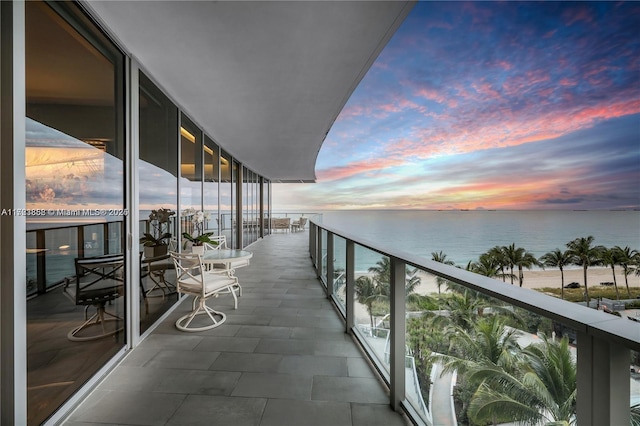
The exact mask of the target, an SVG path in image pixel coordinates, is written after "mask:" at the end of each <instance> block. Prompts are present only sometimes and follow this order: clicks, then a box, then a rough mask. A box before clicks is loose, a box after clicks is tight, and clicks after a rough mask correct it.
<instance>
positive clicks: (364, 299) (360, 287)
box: [354, 276, 380, 330]
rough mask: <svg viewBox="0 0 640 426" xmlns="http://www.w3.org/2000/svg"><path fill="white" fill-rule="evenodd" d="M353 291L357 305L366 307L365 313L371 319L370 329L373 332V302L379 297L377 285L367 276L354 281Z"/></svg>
mask: <svg viewBox="0 0 640 426" xmlns="http://www.w3.org/2000/svg"><path fill="white" fill-rule="evenodd" d="M354 291H355V294H356V298H357V300H358V303H360V304H361V305H365V306H366V307H367V312H368V313H369V318H370V319H371V329H372V330H373V327H374V324H373V302H375V301H376V300H377V299H378V298H379V297H380V293H379V288H378V283H376V282H375V281H374V280H373V279H371V278H369V277H367V276H360V277H358V279H356V282H355V288H354Z"/></svg>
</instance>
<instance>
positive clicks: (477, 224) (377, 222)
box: [321, 210, 640, 270]
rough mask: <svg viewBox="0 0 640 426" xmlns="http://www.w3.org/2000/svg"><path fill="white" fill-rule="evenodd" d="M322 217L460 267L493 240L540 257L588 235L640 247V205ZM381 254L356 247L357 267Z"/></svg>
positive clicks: (608, 242)
mask: <svg viewBox="0 0 640 426" xmlns="http://www.w3.org/2000/svg"><path fill="white" fill-rule="evenodd" d="M321 220H322V222H323V223H325V224H327V225H330V226H333V227H335V228H338V229H342V230H344V231H346V232H349V233H350V234H353V235H358V236H361V237H362V238H364V239H367V240H369V241H372V242H378V243H380V245H381V246H383V247H393V248H396V249H401V250H404V251H408V252H411V253H415V254H418V255H421V256H424V257H426V258H428V259H431V253H432V252H438V251H442V252H444V253H445V254H446V255H447V258H449V259H451V260H453V261H454V262H455V264H456V265H458V266H462V267H464V266H466V265H467V263H468V262H469V261H475V260H477V259H478V257H479V256H480V255H481V254H482V253H484V252H486V251H487V250H489V249H490V248H492V247H494V246H496V245H498V246H504V245H510V244H512V243H515V245H516V247H523V248H525V249H526V250H528V251H530V252H532V253H533V254H534V255H535V256H536V257H540V256H542V255H543V254H545V253H547V252H549V251H551V250H554V249H556V248H559V249H562V250H564V249H566V244H567V243H568V242H569V241H572V240H574V239H575V238H578V237H587V236H589V235H592V236H593V237H594V238H595V240H594V244H596V245H603V246H605V247H613V246H616V245H617V246H620V247H625V246H629V247H631V248H632V249H636V250H640V211H548V210H546V211H537V210H536V211H476V210H474V211H425V210H392V211H390V210H384V211H368V210H358V211H355V210H353V211H342V210H341V211H325V212H322V219H321ZM338 250H340V249H338V248H337V251H338ZM340 251H342V250H340ZM336 257H337V259H336V260H337V262H338V263H340V258H342V255H341V254H340V253H339V252H337V253H336ZM379 259H380V255H378V254H373V253H370V252H369V251H362V250H360V251H356V262H357V265H356V268H357V269H358V270H365V269H367V268H368V267H369V266H372V265H374V264H375V263H376V262H377V261H378V260H379Z"/></svg>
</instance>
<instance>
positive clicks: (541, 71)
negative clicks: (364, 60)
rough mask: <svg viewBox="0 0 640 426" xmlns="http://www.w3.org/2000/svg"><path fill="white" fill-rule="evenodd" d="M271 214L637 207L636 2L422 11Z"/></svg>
mask: <svg viewBox="0 0 640 426" xmlns="http://www.w3.org/2000/svg"><path fill="white" fill-rule="evenodd" d="M316 176H317V183H314V184H274V185H273V209H274V211H276V212H277V211H317V210H329V209H434V210H440V209H442V210H445V209H515V210H525V209H554V210H555V209H574V210H575V209H638V208H640V3H638V2H624V3H618V2H544V3H530V2H470V3H467V2H419V3H418V4H417V5H416V6H415V7H414V9H413V10H412V11H411V13H410V14H409V16H408V17H407V19H406V20H405V22H404V23H403V24H402V25H401V26H400V28H399V29H398V31H397V32H396V34H395V35H394V36H393V38H392V39H391V40H390V42H389V43H388V45H387V46H386V47H385V49H384V50H383V51H382V53H381V54H380V56H379V57H378V59H377V60H376V62H375V63H374V64H373V66H372V67H371V69H370V70H369V72H368V73H367V75H366V76H365V77H364V78H363V80H362V81H361V83H360V85H359V86H358V87H357V89H356V90H355V91H354V93H353V95H352V96H351V98H350V99H349V101H348V102H347V104H346V105H345V107H344V109H343V110H342V112H341V113H340V115H339V116H338V118H337V120H336V122H335V124H334V126H333V128H332V129H331V131H330V132H329V134H328V135H327V138H326V139H325V142H324V144H323V146H322V149H321V150H320V153H319V155H318V159H317V163H316Z"/></svg>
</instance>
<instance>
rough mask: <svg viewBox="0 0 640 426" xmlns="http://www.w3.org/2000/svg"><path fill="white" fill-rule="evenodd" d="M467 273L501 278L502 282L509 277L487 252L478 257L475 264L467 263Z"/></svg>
mask: <svg viewBox="0 0 640 426" xmlns="http://www.w3.org/2000/svg"><path fill="white" fill-rule="evenodd" d="M467 271H471V272H474V273H476V274H479V275H484V276H485V277H489V278H502V280H503V281H504V280H505V278H506V276H507V275H509V274H505V273H504V269H503V266H502V265H501V264H500V263H499V262H498V261H497V260H496V258H495V257H494V256H491V255H490V254H489V253H488V252H487V253H484V254H482V255H480V258H479V259H478V261H477V262H469V263H468V264H467Z"/></svg>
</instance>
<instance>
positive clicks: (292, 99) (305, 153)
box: [0, 1, 412, 425]
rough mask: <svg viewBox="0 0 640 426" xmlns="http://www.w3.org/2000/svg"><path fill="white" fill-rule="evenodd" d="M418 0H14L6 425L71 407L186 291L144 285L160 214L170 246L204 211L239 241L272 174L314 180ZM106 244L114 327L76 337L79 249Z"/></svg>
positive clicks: (83, 253)
mask: <svg viewBox="0 0 640 426" xmlns="http://www.w3.org/2000/svg"><path fill="white" fill-rule="evenodd" d="M411 7H412V4H411V2H406V1H399V2H348V3H341V2H335V3H334V2H331V3H325V2H191V3H188V4H185V3H184V2H177V1H176V2H137V1H131V2H99V1H97V2H94V1H88V2H78V3H74V2H45V1H34V2H22V1H3V2H2V4H1V11H0V12H1V19H2V24H1V29H2V30H1V31H2V33H1V35H0V41H1V43H2V67H1V72H0V77H1V80H2V84H1V89H0V92H1V95H2V96H1V97H2V104H1V106H0V112H1V114H2V151H1V152H0V159H1V161H2V166H1V170H2V175H1V178H0V184H1V186H2V198H1V201H2V203H1V208H2V211H3V216H2V227H1V228H0V240H1V241H2V243H1V244H2V245H1V251H0V262H1V264H0V271H1V274H2V295H1V297H0V300H1V304H2V308H1V311H2V314H1V315H2V332H1V364H2V368H1V369H0V370H1V373H0V374H1V383H2V386H1V389H2V390H1V391H0V394H1V412H2V420H1V423H2V424H3V425H4V424H7V425H9V424H16V425H21V424H27V423H28V424H40V423H42V422H47V421H48V422H51V423H55V422H57V421H59V420H60V419H62V418H64V416H65V415H66V413H68V411H69V409H70V408H71V407H73V406H74V405H75V404H77V403H78V402H79V401H81V400H82V398H83V395H85V394H86V393H87V392H88V391H89V390H90V389H91V388H92V387H93V386H94V385H95V382H96V381H97V380H98V379H99V378H100V377H102V376H104V374H105V372H106V371H108V370H109V369H110V368H112V367H113V366H114V365H115V364H116V363H117V362H118V361H119V360H121V359H122V357H123V356H124V355H125V354H126V353H127V352H128V351H130V350H131V349H132V348H135V347H136V345H137V344H138V342H140V340H141V336H144V333H145V332H147V331H149V330H150V329H151V328H152V327H153V324H154V323H155V322H156V321H157V320H158V318H160V317H161V316H162V315H163V314H164V313H166V312H167V311H169V310H170V309H171V307H172V306H173V305H174V304H175V303H176V301H177V297H176V296H169V295H167V297H164V296H165V295H164V294H162V295H161V296H162V297H154V298H152V297H148V298H147V293H146V290H147V289H143V291H142V292H141V291H140V290H139V289H140V282H141V280H142V278H141V273H142V274H144V273H145V265H144V262H143V263H141V262H140V259H141V252H142V247H141V246H140V245H139V244H138V239H139V237H140V236H142V235H144V233H150V234H154V231H156V228H154V227H155V226H156V225H158V223H157V222H154V221H153V220H150V218H149V216H150V214H152V213H153V214H157V213H158V212H159V211H162V212H166V213H168V220H167V221H165V222H161V226H162V227H163V229H162V233H165V232H168V233H170V234H171V237H170V238H168V239H167V240H166V241H165V243H169V240H171V241H170V244H173V245H174V247H177V246H182V244H183V242H184V241H183V240H181V235H182V233H183V232H188V233H190V234H193V232H194V229H195V228H196V226H200V227H201V228H199V229H201V231H206V232H213V233H215V234H221V235H225V236H226V241H227V245H228V246H229V247H236V248H242V247H246V246H247V245H249V244H251V243H252V242H254V241H256V240H258V239H260V238H262V237H264V236H265V235H267V234H269V233H270V220H269V218H270V209H271V204H270V190H271V184H272V182H294V181H295V182H312V181H314V179H315V174H314V165H315V159H316V155H317V152H318V150H319V149H320V146H321V144H322V142H323V140H324V138H325V136H326V134H327V132H328V131H329V129H330V128H331V126H332V124H333V121H334V120H335V119H336V117H337V115H338V114H339V113H340V111H341V109H342V107H343V106H344V104H345V102H346V101H347V99H348V98H349V96H350V94H351V93H352V91H353V90H354V89H355V87H356V86H357V84H358V83H359V81H360V80H361V78H362V77H363V76H364V74H365V73H366V72H367V70H368V69H369V67H370V66H371V64H372V63H373V61H374V60H375V58H376V57H377V55H378V53H379V52H380V51H381V50H382V49H383V47H384V46H385V44H386V42H387V41H388V40H389V39H390V37H391V36H392V35H393V33H394V32H395V30H396V29H397V28H398V26H399V25H400V24H401V23H402V21H403V19H404V17H405V16H406V15H407V14H408V13H409V11H410V9H411ZM25 166H26V167H25ZM169 211H171V212H173V214H170V213H169ZM198 211H203V212H205V213H206V215H205V219H204V223H196V222H195V221H194V218H196V217H197V212H198ZM154 212H155V213H154ZM154 217H156V216H154ZM155 236H156V237H158V236H159V235H155ZM106 254H112V255H122V254H124V255H123V262H124V268H122V269H120V272H118V274H120V279H122V281H123V283H124V285H123V289H122V290H121V294H118V295H117V296H118V297H117V299H116V300H115V301H111V302H108V303H112V306H113V309H114V310H115V314H116V315H117V317H118V320H117V321H115V322H116V323H117V324H118V325H117V326H116V327H120V328H119V329H118V330H117V332H115V334H113V335H112V336H110V337H109V338H104V339H97V340H95V341H87V342H77V341H73V339H72V338H71V337H73V336H70V335H69V336H67V334H68V333H69V330H70V329H71V328H73V324H74V322H75V323H76V324H77V322H78V320H80V319H81V318H82V310H83V307H84V306H82V305H79V306H76V304H74V303H73V302H72V301H70V300H69V298H67V297H64V296H65V294H64V293H66V292H67V289H68V288H69V287H70V286H72V285H73V284H70V278H72V277H73V276H74V275H75V274H76V269H75V268H76V266H75V265H74V259H75V258H82V257H90V256H97V255H106ZM123 271H124V272H123ZM156 278H157V277H156ZM149 296H152V295H149ZM76 301H77V299H76ZM77 303H78V304H80V303H85V302H80V301H77ZM89 308H92V307H91V306H89ZM110 309H111V308H109V309H108V310H110ZM78 313H80V315H78ZM67 337H69V338H67Z"/></svg>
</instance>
